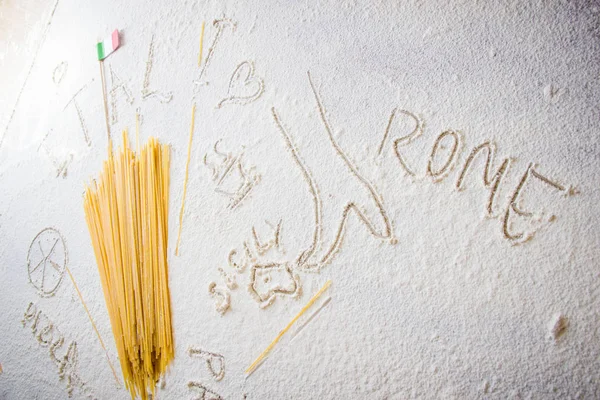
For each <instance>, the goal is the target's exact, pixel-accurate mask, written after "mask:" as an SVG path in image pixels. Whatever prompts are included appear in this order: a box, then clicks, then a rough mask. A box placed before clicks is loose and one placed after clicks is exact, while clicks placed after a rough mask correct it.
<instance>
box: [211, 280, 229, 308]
mask: <svg viewBox="0 0 600 400" xmlns="http://www.w3.org/2000/svg"><path fill="white" fill-rule="evenodd" d="M208 294H210V296H211V297H212V298H213V299H215V308H216V310H217V312H218V313H219V314H221V315H224V314H225V313H226V312H227V310H229V307H230V306H231V295H230V294H229V290H227V288H223V287H217V284H216V283H215V282H211V283H209V284H208Z"/></svg>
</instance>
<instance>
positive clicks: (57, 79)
mask: <svg viewBox="0 0 600 400" xmlns="http://www.w3.org/2000/svg"><path fill="white" fill-rule="evenodd" d="M68 66H69V64H67V63H66V61H63V62H61V63H60V64H58V65H57V66H56V68H54V71H53V72H52V82H54V83H55V84H56V85H60V83H61V82H62V80H63V78H64V77H65V75H66V73H67V67H68Z"/></svg>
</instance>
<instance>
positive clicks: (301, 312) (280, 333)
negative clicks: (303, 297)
mask: <svg viewBox="0 0 600 400" xmlns="http://www.w3.org/2000/svg"><path fill="white" fill-rule="evenodd" d="M329 286H331V280H329V281H327V282H326V283H325V285H323V287H322V288H321V290H319V291H318V292H317V293H316V294H315V295H314V296H313V297H312V298H311V299H310V300H309V301H308V303H307V304H306V305H305V306H304V307H303V308H302V310H300V312H299V313H298V314H296V316H295V317H294V319H292V320H291V321H290V323H289V324H287V326H286V327H285V328H283V330H282V331H281V332H279V335H277V337H276V338H275V340H273V341H272V342H271V344H270V345H269V346H267V348H266V349H265V351H263V352H262V353H261V354H260V356H258V358H256V360H254V362H253V363H252V364H251V365H250V366H249V367H248V369H246V373H247V374H251V373H252V372H253V371H254V370H255V369H256V367H257V366H258V364H260V362H261V361H262V360H263V359H264V358H265V357H266V356H267V354H269V352H270V351H271V349H273V347H275V345H276V344H277V342H279V340H280V339H281V338H282V337H283V335H285V333H286V332H287V331H288V330H289V329H290V328H291V327H292V325H294V323H295V322H296V321H297V320H298V318H300V317H301V316H302V314H304V313H305V312H306V310H308V309H309V308H310V306H312V305H313V304H314V302H315V301H317V299H318V298H319V297H321V295H322V294H323V293H324V292H325V291H326V290H327V289H328V288H329Z"/></svg>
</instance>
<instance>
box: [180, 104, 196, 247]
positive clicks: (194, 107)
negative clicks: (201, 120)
mask: <svg viewBox="0 0 600 400" xmlns="http://www.w3.org/2000/svg"><path fill="white" fill-rule="evenodd" d="M195 116H196V103H194V104H193V105H192V123H191V125H190V139H189V142H188V151H187V161H186V162H185V178H184V181H183V197H182V199H181V210H179V232H178V233H177V245H176V246H175V255H176V256H178V255H179V243H180V242H181V225H182V223H183V209H184V207H185V194H186V192H187V181H188V174H189V168H190V156H191V154H192V138H193V137H194V119H195Z"/></svg>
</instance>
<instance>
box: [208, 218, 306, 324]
mask: <svg viewBox="0 0 600 400" xmlns="http://www.w3.org/2000/svg"><path fill="white" fill-rule="evenodd" d="M265 223H266V225H267V226H268V227H269V228H270V229H271V231H272V236H269V238H268V239H265V238H266V237H267V236H266V235H265V236H261V235H260V234H259V233H258V231H257V229H256V227H254V226H253V227H252V230H251V238H250V239H248V240H245V241H244V242H243V243H242V246H241V249H238V248H235V249H232V250H231V251H230V252H229V255H228V257H227V262H228V265H229V268H231V269H232V270H233V272H234V273H235V274H238V275H243V274H245V272H246V270H247V269H249V270H250V272H249V274H248V275H249V278H248V279H249V282H248V284H247V286H248V292H249V294H250V295H251V297H252V298H253V299H254V300H256V301H257V302H258V303H259V305H260V306H261V308H264V307H267V306H269V305H271V304H272V303H273V302H274V301H275V299H276V297H280V296H291V297H297V296H299V295H300V293H301V291H300V289H301V287H300V279H299V277H298V276H297V275H296V274H294V273H293V271H292V269H291V268H290V267H289V265H287V264H285V263H280V262H278V261H274V260H277V258H278V256H280V255H282V254H284V253H285V251H284V249H283V246H282V244H281V238H280V237H281V224H282V221H281V220H280V221H279V223H278V224H277V225H273V224H271V223H270V222H268V221H265ZM248 243H250V244H248ZM273 253H274V254H275V256H274V258H273V256H272V254H273ZM218 271H219V273H220V274H221V276H222V277H223V280H224V282H225V285H226V287H224V288H223V287H222V288H217V286H216V283H214V282H211V283H210V285H209V292H210V293H211V294H213V297H214V298H215V301H216V305H215V306H216V309H217V311H218V312H220V313H221V314H224V313H225V312H226V311H227V310H228V309H229V300H230V293H231V291H232V290H235V289H236V288H237V287H238V285H237V282H236V279H235V275H233V274H231V273H226V272H225V271H224V269H223V268H221V267H219V268H218ZM219 291H220V292H219ZM225 304H226V305H227V306H225Z"/></svg>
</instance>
